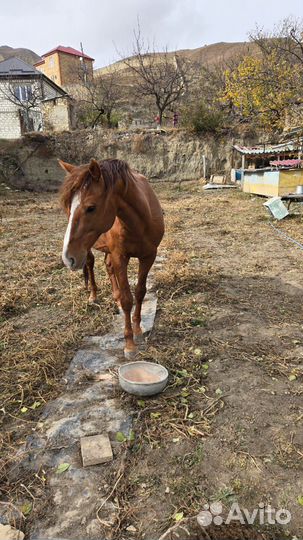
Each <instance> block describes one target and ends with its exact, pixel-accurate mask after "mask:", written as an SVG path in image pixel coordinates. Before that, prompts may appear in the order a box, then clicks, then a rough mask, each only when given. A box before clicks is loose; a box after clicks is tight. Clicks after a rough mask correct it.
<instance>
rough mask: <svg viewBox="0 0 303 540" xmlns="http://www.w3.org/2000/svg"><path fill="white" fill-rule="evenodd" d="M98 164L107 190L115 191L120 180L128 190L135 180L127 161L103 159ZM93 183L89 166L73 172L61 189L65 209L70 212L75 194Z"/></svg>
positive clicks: (82, 166) (80, 167)
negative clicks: (131, 181) (131, 182)
mask: <svg viewBox="0 0 303 540" xmlns="http://www.w3.org/2000/svg"><path fill="white" fill-rule="evenodd" d="M98 163H99V166H100V170H101V176H102V179H103V181H104V185H105V189H106V190H110V189H113V188H114V186H115V184H116V182H117V181H118V180H119V179H120V180H122V181H123V183H124V185H125V190H127V187H128V183H129V181H130V180H133V179H134V176H133V173H132V171H131V169H130V167H129V165H128V163H126V161H122V160H120V159H103V160H102V161H99V162H98ZM92 181H93V177H92V175H91V173H90V170H89V164H86V165H81V166H79V167H77V168H76V170H75V171H72V172H71V173H70V174H69V175H68V176H67V177H66V178H65V180H64V182H63V184H62V186H61V189H60V199H61V203H62V205H63V207H64V208H65V209H66V210H68V209H69V208H70V205H71V201H72V198H73V196H74V194H75V193H76V192H77V191H81V190H82V189H86V188H87V187H89V185H90V183H91V182H92Z"/></svg>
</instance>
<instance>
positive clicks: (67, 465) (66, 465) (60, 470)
mask: <svg viewBox="0 0 303 540" xmlns="http://www.w3.org/2000/svg"><path fill="white" fill-rule="evenodd" d="M69 468H70V463H60V465H58V467H57V470H56V473H57V474H62V473H64V472H65V471H68V469H69Z"/></svg>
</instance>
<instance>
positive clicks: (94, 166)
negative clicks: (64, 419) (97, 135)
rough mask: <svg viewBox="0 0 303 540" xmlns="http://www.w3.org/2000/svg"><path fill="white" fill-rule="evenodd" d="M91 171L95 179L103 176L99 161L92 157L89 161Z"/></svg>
mask: <svg viewBox="0 0 303 540" xmlns="http://www.w3.org/2000/svg"><path fill="white" fill-rule="evenodd" d="M89 172H90V174H91V176H92V177H93V179H94V180H99V178H100V176H101V169H100V165H99V163H98V161H96V160H95V159H93V158H92V159H91V160H90V162H89Z"/></svg>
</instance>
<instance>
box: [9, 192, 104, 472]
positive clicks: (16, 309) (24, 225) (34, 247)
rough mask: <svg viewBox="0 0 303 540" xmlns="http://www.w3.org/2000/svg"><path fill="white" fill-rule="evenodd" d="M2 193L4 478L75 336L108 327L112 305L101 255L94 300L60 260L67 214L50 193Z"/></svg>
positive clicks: (53, 390)
mask: <svg viewBox="0 0 303 540" xmlns="http://www.w3.org/2000/svg"><path fill="white" fill-rule="evenodd" d="M1 199H2V204H1V214H2V220H1V239H0V250H1V252H2V253H3V255H2V258H1V261H0V276H1V283H2V291H1V299H0V321H1V327H0V351H1V357H2V361H1V366H0V396H1V398H0V409H1V422H2V430H1V435H0V446H1V457H2V460H1V465H2V467H1V474H2V475H3V476H2V479H4V480H5V478H6V471H7V465H8V464H9V461H10V456H11V455H13V454H14V452H11V450H14V451H15V450H16V446H18V445H19V444H22V442H23V440H24V437H25V436H26V434H27V433H28V431H29V430H30V429H31V427H32V426H33V425H34V422H35V420H36V419H37V418H38V415H39V406H40V405H42V404H43V403H45V402H47V401H49V400H50V399H52V398H53V397H54V396H56V395H58V394H59V393H60V386H61V381H62V375H63V373H64V372H65V370H66V367H67V365H68V363H69V361H70V360H71V357H72V354H73V351H74V350H75V349H76V348H77V347H78V346H79V343H80V342H81V339H82V337H83V336H85V335H89V334H94V333H100V334H102V333H104V332H105V331H106V329H107V328H108V327H109V324H110V322H111V319H112V314H113V304H112V300H111V295H110V294H109V292H110V290H109V285H108V281H107V278H106V276H105V270H104V267H103V262H102V259H101V257H99V258H98V262H97V273H96V275H97V281H98V283H99V285H100V288H101V291H100V293H99V298H100V305H99V306H93V307H91V306H89V305H88V304H87V292H86V291H84V285H83V279H82V275H81V274H80V273H77V274H72V273H70V272H68V271H67V270H66V269H65V268H63V267H62V263H61V260H60V259H61V257H60V252H61V246H62V239H63V235H64V229H65V226H66V218H65V216H64V215H63V212H62V211H61V209H60V208H59V206H58V202H57V198H56V196H53V195H52V196H50V195H45V196H44V195H39V196H37V195H35V194H29V193H18V192H13V191H8V190H5V191H4V190H3V192H2V193H1ZM32 422H33V423H32Z"/></svg>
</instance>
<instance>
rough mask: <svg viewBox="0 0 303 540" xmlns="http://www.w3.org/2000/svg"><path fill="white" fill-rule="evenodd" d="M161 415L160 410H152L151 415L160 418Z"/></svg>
mask: <svg viewBox="0 0 303 540" xmlns="http://www.w3.org/2000/svg"><path fill="white" fill-rule="evenodd" d="M160 416H161V413H160V412H151V413H150V417H151V418H159V417H160Z"/></svg>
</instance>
